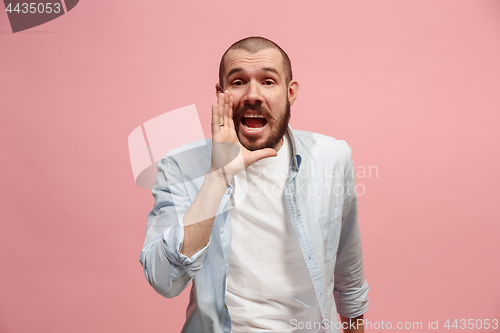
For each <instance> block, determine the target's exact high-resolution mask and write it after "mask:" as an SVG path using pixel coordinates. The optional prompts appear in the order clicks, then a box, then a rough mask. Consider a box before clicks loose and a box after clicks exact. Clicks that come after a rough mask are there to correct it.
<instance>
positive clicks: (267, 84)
mask: <svg viewBox="0 0 500 333" xmlns="http://www.w3.org/2000/svg"><path fill="white" fill-rule="evenodd" d="M264 84H265V85H266V86H270V85H273V84H274V81H273V80H266V81H264Z"/></svg>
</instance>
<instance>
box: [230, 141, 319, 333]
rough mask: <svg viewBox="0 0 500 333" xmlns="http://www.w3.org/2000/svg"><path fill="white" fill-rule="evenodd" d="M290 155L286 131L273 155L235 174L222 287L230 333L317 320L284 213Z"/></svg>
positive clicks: (307, 278) (305, 273)
mask: <svg viewBox="0 0 500 333" xmlns="http://www.w3.org/2000/svg"><path fill="white" fill-rule="evenodd" d="M291 158H292V147H291V144H290V140H289V138H288V135H285V140H284V143H283V146H282V147H281V149H280V150H279V151H278V156H277V157H270V158H266V159H263V160H260V161H258V162H257V163H255V164H254V165H252V166H250V167H249V168H247V169H246V172H241V173H240V174H238V175H236V177H235V190H234V194H233V195H234V196H235V199H236V200H235V201H236V202H238V204H236V206H235V207H234V208H232V210H231V227H232V241H231V254H230V259H229V274H228V280H227V291H226V304H227V306H228V310H229V314H230V316H231V327H232V330H231V331H232V332H233V333H240V332H242V333H243V332H245V333H248V332H298V331H299V330H297V329H296V328H295V330H294V329H293V328H294V327H297V325H291V321H292V320H294V322H304V323H306V322H317V321H319V320H320V317H321V314H320V313H321V312H320V309H319V305H318V302H317V300H316V297H311V294H314V293H315V291H314V287H313V284H312V281H311V276H310V274H309V271H308V269H307V266H306V263H305V260H304V257H303V254H302V251H301V249H300V246H299V242H298V240H297V237H296V236H295V233H294V230H293V227H292V223H291V222H290V220H289V219H288V218H287V216H286V214H285V201H284V200H285V199H284V188H285V183H286V179H287V175H288V170H289V166H290V160H291ZM243 177H246V182H245V181H244V178H243ZM245 183H246V184H245ZM246 185H247V186H248V188H247V189H244V187H245V186H246ZM246 193H248V195H247V196H246V197H245V195H246ZM311 300H314V302H313V303H312V304H311V303H310V302H312V301H311Z"/></svg>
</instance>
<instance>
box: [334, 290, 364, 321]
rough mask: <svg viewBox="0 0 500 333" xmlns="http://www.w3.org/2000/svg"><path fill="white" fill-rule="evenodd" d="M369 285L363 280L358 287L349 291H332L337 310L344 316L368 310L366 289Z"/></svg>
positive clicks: (347, 316)
mask: <svg viewBox="0 0 500 333" xmlns="http://www.w3.org/2000/svg"><path fill="white" fill-rule="evenodd" d="M369 289H370V287H369V286H368V283H366V281H364V283H363V285H362V286H361V287H360V288H357V289H355V290H352V291H349V292H340V291H338V290H334V291H333V296H334V297H335V303H336V305H337V312H338V313H339V314H340V315H342V316H344V317H346V318H355V317H358V316H361V315H362V314H363V313H365V312H366V311H367V310H368V290H369Z"/></svg>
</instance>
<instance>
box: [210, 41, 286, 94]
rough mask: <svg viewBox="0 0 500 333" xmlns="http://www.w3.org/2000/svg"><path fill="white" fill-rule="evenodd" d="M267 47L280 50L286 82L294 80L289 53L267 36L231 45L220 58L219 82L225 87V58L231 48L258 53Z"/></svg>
mask: <svg viewBox="0 0 500 333" xmlns="http://www.w3.org/2000/svg"><path fill="white" fill-rule="evenodd" d="M265 49H276V50H278V51H280V53H281V55H282V57H283V71H284V72H285V76H286V82H287V84H288V83H290V81H291V80H292V64H291V62H290V58H288V55H287V54H286V53H285V51H283V49H282V48H281V47H279V46H278V44H276V43H275V42H273V41H270V40H269V39H267V38H264V37H247V38H244V39H241V40H239V41H237V42H236V43H234V44H233V45H231V46H230V47H229V48H228V49H227V50H226V52H224V55H223V56H222V58H221V60H220V65H219V84H220V86H221V87H224V85H223V83H224V81H223V79H224V71H225V63H224V62H225V58H226V54H227V53H228V52H229V51H231V50H244V51H246V52H248V53H251V54H254V53H257V52H259V51H261V50H265Z"/></svg>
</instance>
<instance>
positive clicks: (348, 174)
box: [139, 127, 369, 333]
mask: <svg viewBox="0 0 500 333" xmlns="http://www.w3.org/2000/svg"><path fill="white" fill-rule="evenodd" d="M288 134H289V136H290V139H291V143H292V153H293V158H292V160H291V163H290V169H289V173H288V178H287V181H286V185H285V206H286V207H285V210H286V213H287V214H288V216H289V218H290V221H291V222H292V225H293V230H294V232H295V235H296V236H297V238H298V241H299V245H300V248H301V250H302V254H303V255H304V260H305V262H306V265H307V268H308V270H309V273H310V275H311V279H312V281H313V287H314V290H315V295H312V297H316V298H317V302H318V305H319V308H320V310H321V315H322V318H319V319H318V322H321V323H322V324H323V326H322V327H319V328H318V326H314V327H315V329H313V330H299V327H300V326H301V324H300V323H297V322H293V318H290V321H291V330H290V331H295V329H293V328H296V331H301V332H303V331H307V332H340V330H339V329H338V327H339V323H338V322H337V317H336V315H335V314H336V313H337V312H338V313H340V314H341V315H343V316H345V317H348V318H353V317H357V316H359V315H361V314H363V313H365V312H366V310H367V309H368V289H369V287H368V284H367V283H366V281H365V278H364V273H363V257H362V250H361V238H360V232H359V225H358V205H357V197H356V192H355V180H354V168H353V164H352V156H351V155H352V152H351V149H350V147H349V146H348V145H347V143H346V142H345V141H341V140H335V139H334V138H331V137H327V136H324V135H321V134H316V133H311V132H305V131H298V130H292V129H291V128H290V127H289V129H288ZM211 147H212V143H211V140H210V139H209V140H206V141H205V140H204V141H201V142H196V143H192V144H189V145H186V146H183V147H181V148H180V149H176V150H173V151H171V152H169V153H168V154H167V155H165V156H164V157H163V158H162V159H161V160H160V161H159V162H158V170H159V172H158V175H157V177H156V182H155V185H154V187H153V191H152V193H153V196H154V198H155V205H154V207H153V209H152V210H151V212H150V213H149V215H148V223H147V231H146V239H145V241H144V246H143V249H142V252H141V255H140V259H139V260H140V262H141V264H142V266H143V268H144V273H145V275H146V278H147V280H148V282H149V283H150V284H151V286H153V288H154V289H155V290H156V291H157V292H158V293H159V294H161V295H163V296H164V297H167V298H172V297H175V296H177V295H179V294H180V293H181V292H182V291H183V290H184V288H186V287H187V286H188V285H189V284H190V283H191V282H193V287H192V288H191V294H190V302H189V305H188V309H187V319H186V323H185V325H184V328H183V330H182V332H190V333H191V332H193V333H199V332H205V333H208V332H217V333H218V332H224V333H230V332H231V319H230V316H229V311H228V308H227V306H226V304H225V292H226V282H227V281H226V280H227V272H228V267H229V254H230V246H231V208H232V206H233V205H234V202H233V203H232V202H231V201H232V200H230V198H231V195H232V192H233V185H234V183H232V184H231V185H229V187H228V189H227V191H226V193H225V195H224V197H223V198H222V201H221V203H220V206H219V210H218V212H217V215H216V218H215V221H214V225H213V228H212V233H211V236H210V240H209V242H208V244H207V245H206V246H205V247H204V248H203V249H202V250H200V251H199V252H198V253H196V254H195V255H193V256H192V257H191V258H188V257H186V256H185V255H183V254H181V253H180V249H181V247H182V243H183V241H184V229H183V216H184V214H185V212H186V211H187V209H188V208H189V207H190V205H191V203H192V202H193V200H194V199H195V197H196V195H197V193H198V191H199V190H200V188H201V186H202V184H203V180H204V175H205V174H206V173H207V171H208V170H209V169H210V165H211V151H212V149H211ZM270 260H279V258H270ZM306 325H307V323H302V326H304V327H306Z"/></svg>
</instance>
